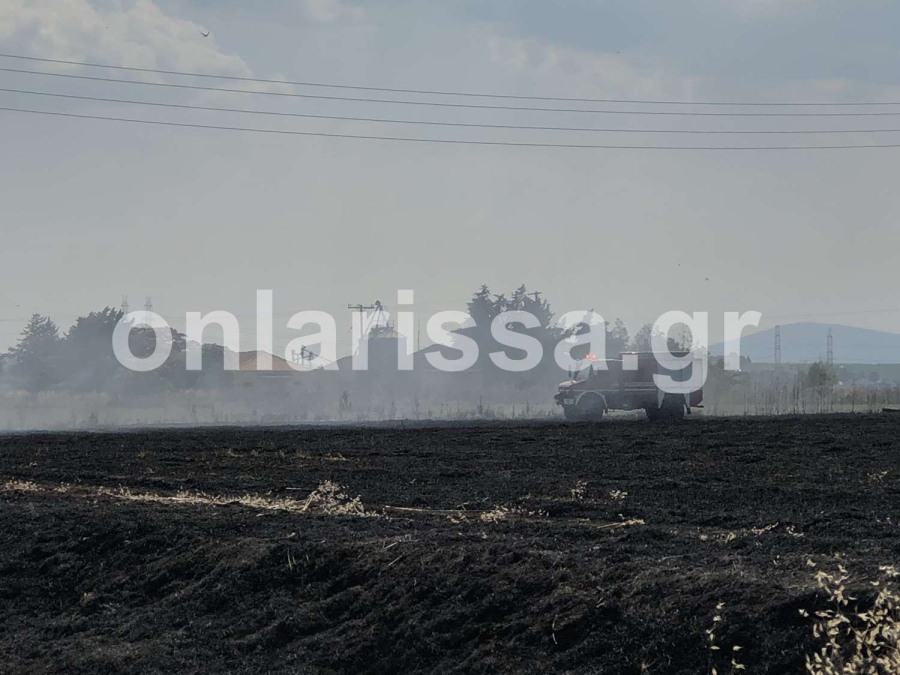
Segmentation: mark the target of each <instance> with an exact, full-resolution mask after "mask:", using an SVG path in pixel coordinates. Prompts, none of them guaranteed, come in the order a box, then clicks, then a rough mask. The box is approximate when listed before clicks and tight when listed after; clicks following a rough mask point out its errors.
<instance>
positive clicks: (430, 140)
mask: <svg viewBox="0 0 900 675" xmlns="http://www.w3.org/2000/svg"><path fill="white" fill-rule="evenodd" d="M0 111H6V112H17V113H24V114H30V115H48V116H53V117H72V118H77V119H85V120H102V121H106V122H127V123H130V124H147V125H154V126H162V127H180V128H187V129H211V130H218V131H242V132H251V133H259V134H276V135H285V136H309V137H320V138H348V139H358V140H372V141H398V142H403V143H436V144H445V145H481V146H493V147H498V146H502V147H521V148H572V149H594V150H701V151H706V150H709V151H723V150H732V151H762V150H857V149H875V148H900V143H872V144H865V145H757V146H715V145H713V146H686V145H681V146H678V145H595V144H587V143H529V142H517V141H478V140H463V139H449V138H409V137H404V136H374V135H363V134H341V133H326V132H317V131H316V132H314V131H296V130H287V129H258V128H255V127H236V126H225V125H214V124H193V123H188V122H163V121H159V120H142V119H133V118H130V117H110V116H105V115H82V114H78V113H67V112H58V111H50V110H31V109H26V108H13V107H0Z"/></svg>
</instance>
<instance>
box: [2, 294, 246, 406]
mask: <svg viewBox="0 0 900 675" xmlns="http://www.w3.org/2000/svg"><path fill="white" fill-rule="evenodd" d="M122 317H123V313H122V312H121V311H119V310H116V309H111V308H109V307H105V308H104V309H102V310H100V311H98V312H91V313H90V314H88V315H87V316H82V317H78V319H77V320H76V321H75V323H74V324H72V326H71V327H70V328H69V330H68V331H66V332H65V333H64V334H62V333H61V332H60V329H59V326H58V325H57V324H56V323H55V322H54V321H53V320H52V319H51V318H50V317H46V316H41V315H40V314H34V315H32V316H31V319H29V321H28V324H27V325H26V326H25V328H24V330H23V331H22V333H21V336H20V337H19V340H18V342H17V344H16V345H15V346H14V347H12V348H11V349H10V350H9V351H8V352H7V353H6V354H3V355H2V356H0V383H2V384H3V385H4V386H5V387H7V388H10V389H23V390H26V391H31V392H38V391H48V390H62V391H67V392H72V393H88V392H99V391H112V392H118V393H138V392H140V393H152V392H154V391H165V390H170V389H186V388H190V387H195V386H202V385H208V386H222V385H223V384H224V383H225V382H226V380H227V375H228V373H226V372H224V371H223V368H222V363H223V359H222V356H221V355H222V351H223V349H222V347H221V346H219V345H204V346H203V350H204V369H203V371H188V370H187V369H186V368H185V348H186V341H185V337H184V335H183V334H182V333H179V332H177V331H175V330H174V329H172V330H171V334H170V336H169V339H170V340H171V346H172V352H171V356H170V357H169V359H168V360H167V361H166V363H165V364H163V366H161V367H160V368H159V369H157V370H155V371H153V372H150V373H135V372H133V371H131V370H129V369H127V368H125V367H123V366H122V365H121V364H120V363H119V362H118V360H117V359H116V356H115V354H114V353H113V348H112V336H113V331H114V330H115V327H116V324H118V323H119V321H121V320H122ZM129 345H130V347H131V351H132V353H133V354H134V355H135V356H137V357H145V356H148V355H150V354H151V353H153V351H154V349H155V346H156V334H155V333H154V332H153V330H152V329H150V328H140V327H137V328H133V329H132V331H131V334H130V335H129ZM207 355H208V358H207ZM217 356H218V358H216V357H217Z"/></svg>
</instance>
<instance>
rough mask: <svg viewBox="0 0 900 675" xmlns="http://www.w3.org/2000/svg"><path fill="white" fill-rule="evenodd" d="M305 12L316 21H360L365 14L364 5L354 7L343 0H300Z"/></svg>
mask: <svg viewBox="0 0 900 675" xmlns="http://www.w3.org/2000/svg"><path fill="white" fill-rule="evenodd" d="M300 1H301V6H302V8H303V12H304V14H306V16H307V18H308V19H310V20H311V21H314V22H316V23H334V22H335V21H343V20H349V21H360V20H362V18H363V16H364V15H365V10H364V9H363V8H362V7H354V6H351V5H348V4H347V3H345V2H343V0H300Z"/></svg>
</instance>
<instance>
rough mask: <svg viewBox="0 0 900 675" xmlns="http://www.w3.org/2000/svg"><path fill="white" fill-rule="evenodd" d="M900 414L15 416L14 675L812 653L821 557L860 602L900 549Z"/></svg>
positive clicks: (665, 662) (421, 667)
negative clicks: (254, 421) (133, 420)
mask: <svg viewBox="0 0 900 675" xmlns="http://www.w3.org/2000/svg"><path fill="white" fill-rule="evenodd" d="M898 432H900V420H898V419H894V418H893V417H891V416H877V415H870V416H810V417H795V418H770V419H763V418H759V419H752V418H743V419H695V420H690V421H687V422H684V423H680V424H656V425H653V424H648V423H646V422H643V421H614V420H609V421H606V422H604V423H601V424H588V423H586V424H560V423H529V424H526V423H522V424H513V423H510V424H497V423H490V424H489V423H485V424H475V423H469V424H458V425H448V424H443V425H435V426H430V425H425V424H423V425H417V426H413V427H409V426H407V427H405V428H402V427H400V426H397V425H393V426H382V427H344V428H322V427H306V428H299V429H274V428H252V429H251V428H228V429H214V430H197V429H192V430H153V431H141V432H130V433H99V434H85V433H68V434H34V435H12V436H4V437H0V487H2V490H0V663H2V664H3V665H2V666H0V670H2V671H3V672H10V673H13V672H15V673H28V672H35V673H37V672H41V673H44V672H58V673H91V674H95V673H112V672H116V673H176V672H178V673H182V672H183V673H225V672H228V673H282V672H283V673H330V672H372V673H376V672H377V673H395V672H441V673H447V672H484V673H488V672H518V673H528V672H535V673H537V672H577V673H582V672H584V673H604V672H610V673H612V672H616V673H618V672H624V673H629V672H630V673H640V672H650V673H654V672H656V673H692V674H695V673H707V672H710V671H711V668H712V667H716V668H717V670H718V672H719V673H725V672H730V669H731V668H733V666H732V664H731V660H732V659H733V658H734V659H735V662H739V663H740V664H742V665H745V666H746V671H745V672H753V673H785V672H803V670H804V664H805V658H806V655H808V654H812V653H813V652H814V651H816V650H817V649H818V648H819V646H820V643H821V640H819V639H816V638H814V637H813V632H812V626H813V622H814V621H815V612H816V611H817V610H819V611H821V610H824V609H828V608H829V607H830V606H831V600H829V598H828V597H827V594H826V593H824V592H823V590H822V589H821V588H820V586H819V585H818V584H817V581H816V578H815V575H816V573H817V572H818V571H826V572H834V571H835V570H837V569H838V566H839V565H842V566H843V567H844V568H846V569H847V570H849V573H850V575H851V578H850V580H848V581H847V582H846V585H847V588H848V594H849V595H851V596H852V597H853V598H855V599H854V600H852V601H850V603H851V604H850V605H848V607H849V610H852V609H853V608H854V607H856V606H857V605H858V606H859V607H861V608H865V607H867V606H868V605H870V604H871V603H872V602H873V601H874V600H873V593H874V591H873V588H875V587H873V586H872V585H871V583H870V582H871V581H872V580H876V579H879V578H881V577H882V576H884V570H879V568H880V567H887V566H890V565H893V564H895V563H900V532H898V527H897V521H898V518H900V512H898V511H900V508H898V507H900V489H898V487H897V476H898V473H900V462H898V457H900V433H898ZM357 496H358V499H356V497H357ZM849 610H848V611H849ZM715 617H718V619H715ZM708 631H711V632H708ZM711 635H712V637H710V636H711ZM734 645H737V646H739V647H740V649H739V650H738V651H735V650H733V646H734ZM710 646H716V647H719V648H718V649H710Z"/></svg>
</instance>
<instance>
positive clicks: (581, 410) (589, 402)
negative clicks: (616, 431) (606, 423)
mask: <svg viewBox="0 0 900 675" xmlns="http://www.w3.org/2000/svg"><path fill="white" fill-rule="evenodd" d="M605 411H606V405H604V403H603V399H602V398H601V397H599V396H597V395H596V394H585V395H584V396H582V397H581V398H580V399H579V400H578V405H577V406H575V412H576V413H577V415H578V419H580V420H595V421H596V420H600V419H603V413H604V412H605Z"/></svg>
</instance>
